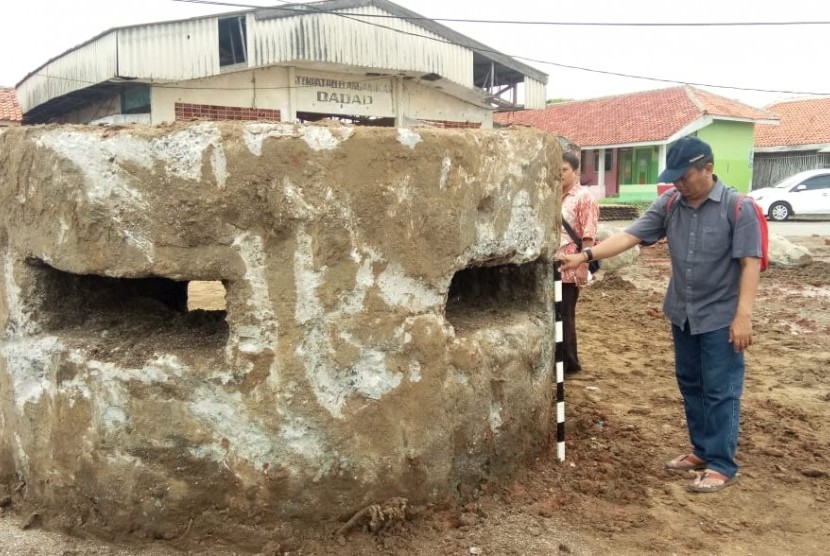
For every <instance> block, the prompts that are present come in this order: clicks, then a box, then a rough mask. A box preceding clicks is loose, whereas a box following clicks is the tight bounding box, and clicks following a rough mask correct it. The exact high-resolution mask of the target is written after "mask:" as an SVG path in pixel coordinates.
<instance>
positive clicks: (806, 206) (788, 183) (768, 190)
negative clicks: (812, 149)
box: [749, 168, 830, 221]
mask: <svg viewBox="0 0 830 556" xmlns="http://www.w3.org/2000/svg"><path fill="white" fill-rule="evenodd" d="M749 196H750V197H752V198H753V199H755V201H756V202H757V203H758V204H759V205H760V206H761V209H763V211H764V214H766V215H767V217H768V218H769V219H770V220H777V221H783V220H786V219H787V218H789V217H791V216H811V215H820V214H826V215H828V216H830V168H827V169H824V170H807V171H804V172H799V173H797V174H794V175H792V176H790V177H788V178H786V179H783V180H781V181H780V182H778V183H777V184H775V185H773V186H772V187H764V188H763V189H755V190H753V191H750V192H749Z"/></svg>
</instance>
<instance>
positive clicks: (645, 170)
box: [618, 147, 659, 201]
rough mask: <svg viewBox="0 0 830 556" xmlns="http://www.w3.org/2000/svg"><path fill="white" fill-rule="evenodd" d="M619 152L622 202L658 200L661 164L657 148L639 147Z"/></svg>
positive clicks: (620, 195)
mask: <svg viewBox="0 0 830 556" xmlns="http://www.w3.org/2000/svg"><path fill="white" fill-rule="evenodd" d="M618 152H619V180H620V194H619V197H618V199H619V200H620V201H641V200H644V199H654V198H656V196H657V194H656V189H655V188H656V186H655V185H654V184H655V183H657V175H658V172H657V170H658V168H659V163H658V160H657V154H658V150H657V147H637V148H634V149H622V150H620V151H618Z"/></svg>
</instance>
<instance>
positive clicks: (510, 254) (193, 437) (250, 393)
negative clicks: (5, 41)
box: [0, 122, 561, 539]
mask: <svg viewBox="0 0 830 556" xmlns="http://www.w3.org/2000/svg"><path fill="white" fill-rule="evenodd" d="M560 156H561V153H560V147H559V144H558V141H557V139H556V138H555V137H552V136H549V135H547V134H544V133H542V132H539V131H536V130H531V129H521V130H515V131H508V130H497V131H494V130H443V129H423V130H407V129H393V128H371V127H344V126H337V125H328V126H304V125H292V124H263V123H251V124H243V123H210V122H202V123H198V124H190V125H175V126H165V127H142V126H134V127H125V128H90V127H80V126H79V127H73V126H47V127H26V128H20V129H12V130H8V131H6V132H4V133H2V134H0V203H2V206H3V207H4V211H3V212H2V214H0V277H1V279H0V331H1V332H2V336H0V470H1V471H0V475H1V476H2V477H3V479H4V480H7V481H9V482H14V483H15V484H18V483H19V482H20V481H22V482H23V483H24V484H25V488H24V489H22V490H20V491H19V492H20V494H19V495H20V496H21V497H23V498H25V499H26V500H28V501H30V503H31V504H32V505H33V506H35V505H36V506H38V507H39V508H40V510H41V511H43V512H44V516H45V519H47V521H48V520H49V519H50V518H51V519H53V520H56V521H59V520H60V516H64V517H65V516H72V517H71V520H74V521H73V523H72V524H74V526H83V527H87V528H90V527H91V528H96V529H98V530H106V531H118V532H134V533H141V534H146V535H149V536H152V537H162V538H166V537H170V536H176V535H178V534H180V533H181V531H182V530H184V529H185V528H187V530H188V531H190V534H192V535H198V534H200V533H204V534H207V533H208V532H210V533H211V534H214V535H215V534H226V535H227V536H228V537H233V533H231V532H230V529H229V528H230V527H231V526H233V525H239V524H242V523H251V522H252V519H253V520H254V522H256V523H275V522H280V523H282V522H286V521H288V520H292V519H303V520H317V519H332V518H336V517H338V516H342V515H350V513H353V512H354V511H355V510H356V509H359V508H361V507H364V506H365V505H367V504H371V503H375V502H378V501H382V500H386V499H388V498H390V497H394V496H398V497H403V498H406V499H408V500H409V501H410V502H411V503H413V504H417V503H427V502H442V503H444V502H446V501H447V500H461V499H465V498H466V497H469V496H471V495H472V493H473V492H474V491H475V490H476V488H478V485H480V484H481V482H482V481H496V482H498V481H501V480H504V479H507V478H508V477H510V476H511V474H512V473H513V472H514V471H515V469H516V467H517V466H518V465H521V463H522V462H523V461H524V460H525V459H526V458H529V457H532V456H533V455H535V454H536V453H538V452H539V451H540V450H541V449H543V448H544V447H545V446H546V445H547V444H548V443H549V440H550V438H551V435H552V434H553V433H554V431H555V425H554V423H553V419H552V417H551V412H552V407H553V406H552V396H553V392H554V381H553V361H552V358H553V351H554V350H553V330H552V329H553V316H552V315H553V280H552V268H551V264H550V260H551V258H552V256H553V254H554V253H555V247H556V245H558V231H557V227H556V223H557V222H556V219H555V218H554V217H552V216H551V215H554V214H556V213H557V210H556V209H557V206H558V199H559V195H560V192H559V183H558V179H557V176H558V171H557V169H558V167H559V165H560ZM197 280H208V281H213V282H214V284H215V283H216V282H217V281H220V282H221V283H222V284H223V286H224V287H223V288H222V289H220V294H219V295H220V296H224V298H225V301H226V305H225V307H224V310H188V306H187V301H188V299H187V297H188V294H187V291H188V285H190V284H191V283H192V282H194V281H197ZM425 409H427V410H426V411H425ZM79 523H80V524H82V525H78V524H79ZM72 524H70V525H72ZM218 531H223V532H224V533H222V532H218ZM237 533H238V531H237ZM250 534H251V532H250V530H246V532H245V533H244V536H250ZM236 538H237V539H238V538H240V537H239V535H238V534H237V537H236Z"/></svg>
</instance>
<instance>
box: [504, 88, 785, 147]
mask: <svg viewBox="0 0 830 556" xmlns="http://www.w3.org/2000/svg"><path fill="white" fill-rule="evenodd" d="M703 116H714V117H716V118H717V117H721V118H727V119H737V120H745V121H750V120H758V119H764V120H771V119H776V117H775V116H774V115H773V114H771V113H770V112H767V111H765V110H759V109H758V108H753V107H752V106H748V105H746V104H742V103H740V102H738V101H736V100H731V99H728V98H725V97H722V96H719V95H715V94H712V93H708V92H706V91H701V90H700V89H696V88H694V87H690V86H687V85H684V86H680V87H671V88H669V89H658V90H656V91H645V92H639V93H631V94H627V95H618V96H610V97H602V98H595V99H589V100H576V101H570V102H562V103H558V104H551V105H550V106H548V107H547V108H545V109H544V110H522V111H520V112H505V113H501V114H496V115H495V116H494V118H493V119H494V121H496V122H499V123H504V124H525V125H530V126H533V127H537V128H539V129H543V130H545V131H549V132H551V133H555V134H557V135H562V136H564V137H567V138H568V139H570V140H571V141H573V142H574V143H576V144H577V145H580V146H582V147H592V146H597V147H598V146H605V145H624V144H630V143H654V142H663V141H666V140H668V139H669V138H671V137H672V136H673V135H674V134H676V133H677V132H679V131H681V130H683V128H685V127H687V126H689V125H691V124H692V123H694V122H695V121H696V120H698V119H699V118H701V117H703Z"/></svg>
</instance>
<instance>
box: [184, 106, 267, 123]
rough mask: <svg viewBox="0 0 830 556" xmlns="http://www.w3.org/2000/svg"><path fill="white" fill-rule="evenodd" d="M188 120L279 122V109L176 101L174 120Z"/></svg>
mask: <svg viewBox="0 0 830 556" xmlns="http://www.w3.org/2000/svg"><path fill="white" fill-rule="evenodd" d="M190 120H245V121H267V122H279V121H281V120H280V111H279V110H271V109H269V108H241V107H237V106H212V105H210V104H185V103H182V102H177V103H176V121H190Z"/></svg>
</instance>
